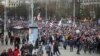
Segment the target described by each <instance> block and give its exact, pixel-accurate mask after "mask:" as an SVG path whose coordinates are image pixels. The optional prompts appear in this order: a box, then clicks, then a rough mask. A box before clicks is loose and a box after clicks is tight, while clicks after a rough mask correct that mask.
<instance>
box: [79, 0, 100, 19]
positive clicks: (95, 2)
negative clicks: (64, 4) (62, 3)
mask: <svg viewBox="0 0 100 56" xmlns="http://www.w3.org/2000/svg"><path fill="white" fill-rule="evenodd" d="M80 4H81V5H80V7H81V8H87V9H88V10H89V12H90V16H91V17H92V18H95V17H96V12H95V10H96V8H98V7H100V0H80Z"/></svg>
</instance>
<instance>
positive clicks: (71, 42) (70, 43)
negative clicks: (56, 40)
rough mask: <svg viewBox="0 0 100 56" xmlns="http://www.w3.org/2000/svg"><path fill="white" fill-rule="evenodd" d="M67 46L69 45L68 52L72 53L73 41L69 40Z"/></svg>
mask: <svg viewBox="0 0 100 56" xmlns="http://www.w3.org/2000/svg"><path fill="white" fill-rule="evenodd" d="M69 45H70V51H71V52H72V51H73V45H74V44H73V40H72V38H71V39H70V40H69Z"/></svg>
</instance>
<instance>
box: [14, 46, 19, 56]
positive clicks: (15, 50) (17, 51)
mask: <svg viewBox="0 0 100 56" xmlns="http://www.w3.org/2000/svg"><path fill="white" fill-rule="evenodd" d="M14 56H19V49H18V47H15V49H14Z"/></svg>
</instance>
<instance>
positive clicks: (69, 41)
mask: <svg viewBox="0 0 100 56" xmlns="http://www.w3.org/2000/svg"><path fill="white" fill-rule="evenodd" d="M47 26H48V25H45V26H44V27H42V29H39V33H38V35H39V36H38V39H37V40H36V42H35V45H33V44H32V43H31V42H28V40H29V39H28V35H26V36H24V37H23V38H22V37H19V36H17V35H15V36H11V33H10V32H8V35H9V36H8V37H7V38H6V39H5V42H6V44H7V40H8V38H10V44H11V45H14V50H13V49H12V48H9V49H8V51H6V50H4V51H3V52H2V53H1V56H43V55H44V53H45V52H44V49H45V51H46V54H47V56H54V55H56V56H59V55H61V52H60V49H59V47H63V48H64V49H65V50H67V49H66V48H67V47H68V46H69V47H70V52H73V50H74V49H75V48H76V49H77V52H76V54H80V53H81V50H84V53H87V52H89V53H90V54H91V53H100V31H99V29H98V28H97V27H96V26H91V24H82V23H81V24H76V26H73V25H70V26H64V27H63V26H52V27H51V26H48V27H47ZM0 39H1V43H2V45H3V40H4V39H3V37H2V35H1V38H0ZM20 39H22V41H21V40H20ZM20 45H22V46H21V47H20ZM33 50H35V52H34V53H33Z"/></svg>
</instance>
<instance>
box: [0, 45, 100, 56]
mask: <svg viewBox="0 0 100 56" xmlns="http://www.w3.org/2000/svg"><path fill="white" fill-rule="evenodd" d="M8 48H14V47H13V46H10V45H8V46H6V45H1V44H0V53H1V52H2V50H4V49H6V50H7V49H8ZM60 52H61V55H60V56H100V54H97V53H92V54H89V53H88V52H87V53H86V54H85V53H84V52H83V50H81V52H80V55H77V54H76V49H75V48H74V51H73V52H70V50H69V47H67V49H66V50H64V49H63V48H60ZM43 56H47V55H46V54H44V55H43Z"/></svg>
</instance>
